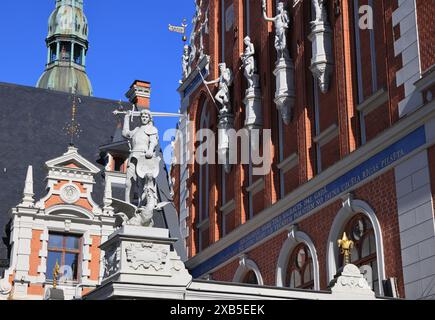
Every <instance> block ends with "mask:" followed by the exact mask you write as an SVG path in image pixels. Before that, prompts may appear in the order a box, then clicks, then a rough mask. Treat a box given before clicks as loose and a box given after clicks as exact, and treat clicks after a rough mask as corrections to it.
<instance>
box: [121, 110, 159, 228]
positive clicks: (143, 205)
mask: <svg viewBox="0 0 435 320" xmlns="http://www.w3.org/2000/svg"><path fill="white" fill-rule="evenodd" d="M132 116H133V114H132V112H131V111H128V112H126V114H125V117H124V128H123V130H122V135H123V137H124V138H126V139H128V141H129V146H130V156H129V159H128V167H127V181H126V190H125V201H127V202H128V203H132V201H133V197H132V189H133V188H132V187H133V186H135V187H136V188H135V189H136V190H137V197H138V203H137V208H138V212H137V214H136V217H134V218H133V219H131V220H130V221H129V223H128V224H132V225H150V224H151V223H152V216H153V211H154V209H155V208H156V206H157V205H158V197H157V188H156V181H155V179H156V178H157V176H158V175H159V166H160V160H161V159H160V157H159V156H157V155H156V147H157V146H158V144H159V137H158V130H157V128H156V127H154V124H153V118H152V115H151V112H150V111H149V110H142V111H141V112H140V121H141V126H139V127H137V128H135V129H133V130H130V119H131V118H132Z"/></svg>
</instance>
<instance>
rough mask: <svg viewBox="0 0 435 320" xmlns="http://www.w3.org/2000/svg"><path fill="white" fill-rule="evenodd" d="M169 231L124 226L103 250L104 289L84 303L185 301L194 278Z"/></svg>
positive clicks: (90, 296)
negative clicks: (154, 300)
mask: <svg viewBox="0 0 435 320" xmlns="http://www.w3.org/2000/svg"><path fill="white" fill-rule="evenodd" d="M176 241H177V239H171V238H169V231H168V230H167V229H157V228H146V227H134V226H124V227H122V228H121V229H119V230H118V231H116V232H115V233H113V234H112V235H111V236H110V237H109V239H108V240H107V241H106V242H104V243H103V244H102V245H101V246H100V248H101V249H102V250H103V251H104V252H105V254H104V278H103V281H102V285H101V286H99V287H97V289H96V290H94V291H93V292H91V293H90V294H88V295H86V296H85V297H84V299H91V300H102V299H104V300H105V299H183V297H184V294H185V292H186V287H187V285H188V284H189V283H190V282H191V280H192V277H191V276H190V274H189V273H188V272H187V270H186V268H185V266H184V263H183V262H182V261H181V259H180V257H179V256H178V255H177V253H176V252H175V251H174V250H173V249H172V245H173V244H174V243H175V242H176Z"/></svg>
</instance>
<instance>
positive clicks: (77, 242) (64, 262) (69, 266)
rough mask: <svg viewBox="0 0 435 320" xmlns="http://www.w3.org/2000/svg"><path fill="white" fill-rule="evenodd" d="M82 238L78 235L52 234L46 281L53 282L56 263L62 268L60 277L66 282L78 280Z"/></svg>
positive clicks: (49, 244)
mask: <svg viewBox="0 0 435 320" xmlns="http://www.w3.org/2000/svg"><path fill="white" fill-rule="evenodd" d="M80 247H81V237H80V236H77V235H70V234H61V233H50V235H49V240H48V257H47V273H46V279H47V280H53V270H54V268H55V266H56V262H57V263H58V264H59V266H60V273H61V274H60V277H62V279H64V280H66V281H75V280H77V279H78V270H79V267H80V266H79V261H80V260H79V258H80V254H81V250H80Z"/></svg>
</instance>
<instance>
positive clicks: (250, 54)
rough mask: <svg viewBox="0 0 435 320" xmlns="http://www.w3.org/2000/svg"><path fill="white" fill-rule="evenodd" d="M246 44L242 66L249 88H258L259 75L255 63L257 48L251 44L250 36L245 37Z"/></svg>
mask: <svg viewBox="0 0 435 320" xmlns="http://www.w3.org/2000/svg"><path fill="white" fill-rule="evenodd" d="M244 43H245V45H246V48H245V52H244V53H243V54H242V56H241V59H242V66H243V68H244V75H245V78H246V80H247V81H248V88H249V89H252V88H257V87H258V86H259V83H258V79H259V77H258V74H257V66H256V63H255V57H254V55H255V47H254V44H253V43H252V42H251V38H250V37H249V36H247V37H245V39H244Z"/></svg>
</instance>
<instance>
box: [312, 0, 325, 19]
mask: <svg viewBox="0 0 435 320" xmlns="http://www.w3.org/2000/svg"><path fill="white" fill-rule="evenodd" d="M311 1H312V4H313V7H314V11H315V12H316V19H315V21H326V19H327V17H326V7H325V5H326V0H311Z"/></svg>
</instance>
